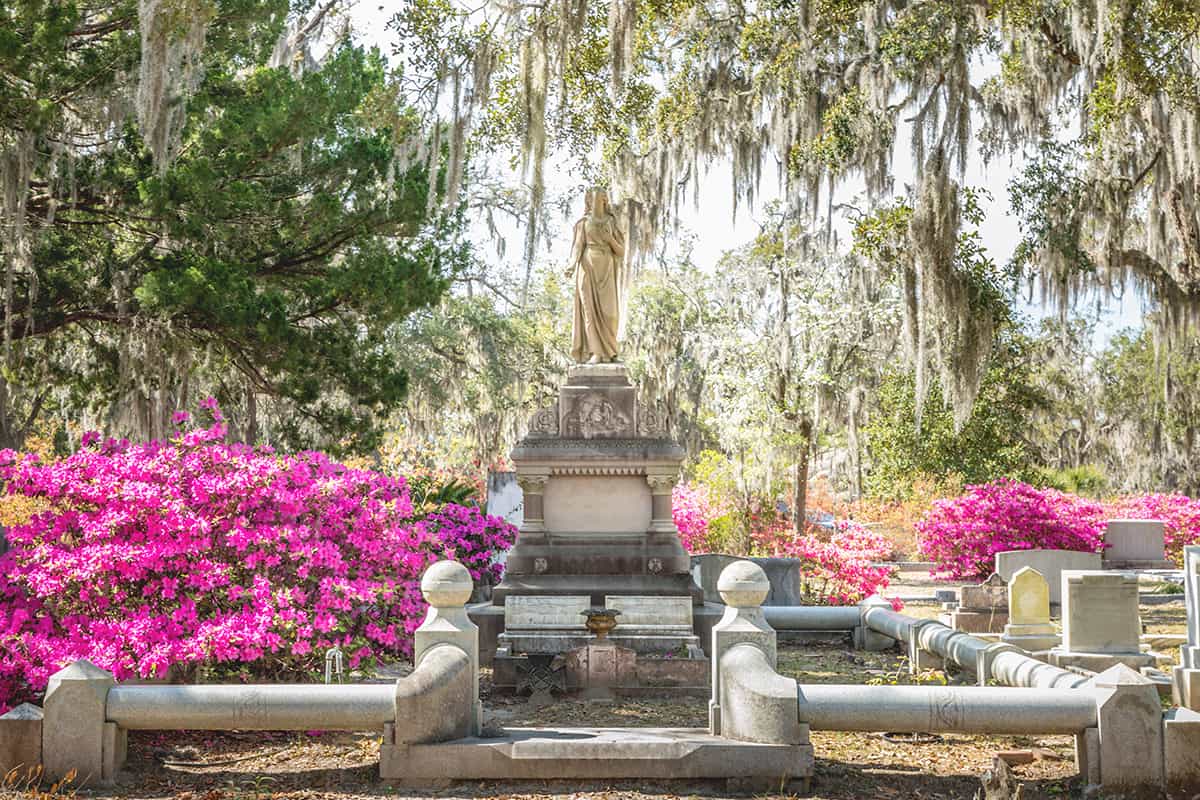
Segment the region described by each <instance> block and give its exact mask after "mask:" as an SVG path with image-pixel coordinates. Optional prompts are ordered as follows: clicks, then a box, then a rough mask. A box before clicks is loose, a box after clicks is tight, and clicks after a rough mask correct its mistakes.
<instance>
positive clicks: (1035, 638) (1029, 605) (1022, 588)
mask: <svg viewBox="0 0 1200 800" xmlns="http://www.w3.org/2000/svg"><path fill="white" fill-rule="evenodd" d="M1008 620H1009V621H1008V624H1007V625H1005V626H1004V634H1003V635H1002V636H1001V637H1000V641H1001V642H1003V643H1005V644H1010V645H1013V646H1015V647H1020V648H1021V649H1023V650H1028V651H1029V652H1035V651H1038V650H1049V649H1051V648H1052V647H1057V646H1058V645H1059V642H1060V639H1059V636H1058V631H1057V630H1055V628H1054V626H1053V625H1052V624H1050V587H1049V585H1048V584H1047V583H1046V579H1045V578H1043V577H1042V574H1041V573H1040V572H1038V571H1037V570H1036V569H1034V568H1033V567H1022V568H1021V569H1019V570H1017V573H1016V574H1015V575H1013V577H1012V580H1010V581H1009V582H1008Z"/></svg>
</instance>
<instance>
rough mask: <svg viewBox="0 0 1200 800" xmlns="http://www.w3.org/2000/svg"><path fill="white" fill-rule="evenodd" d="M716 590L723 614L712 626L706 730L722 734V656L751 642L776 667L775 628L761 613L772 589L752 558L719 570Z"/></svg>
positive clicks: (718, 734)
mask: <svg viewBox="0 0 1200 800" xmlns="http://www.w3.org/2000/svg"><path fill="white" fill-rule="evenodd" d="M717 590H718V591H719V592H720V593H721V599H722V600H724V601H725V614H724V616H722V617H721V621H720V622H718V623H717V624H716V625H714V626H713V629H712V670H711V671H712V697H711V698H709V701H708V730H709V733H711V734H713V735H714V736H720V735H721V656H723V655H725V653H726V652H727V651H728V650H729V649H730V648H731V647H734V646H735V645H739V644H743V643H750V644H752V645H754V646H755V647H757V648H758V649H760V650H762V651H763V653H765V654H766V656H767V661H768V662H769V663H770V665H771V667H772V668H773V667H774V666H775V663H776V662H775V659H776V642H775V639H776V637H775V629H774V628H772V627H771V626H770V625H768V624H767V620H766V617H764V616H763V610H762V601H763V600H765V599H766V597H767V592H769V591H770V590H771V583H770V581H768V580H767V576H766V573H764V572H763V570H762V567H760V566H758V565H757V564H755V563H754V562H752V561H735V562H734V563H732V564H730V565H729V566H728V567H726V568H725V569H724V570H723V571H722V572H721V577H720V578H718V579H717Z"/></svg>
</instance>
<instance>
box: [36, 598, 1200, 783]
mask: <svg viewBox="0 0 1200 800" xmlns="http://www.w3.org/2000/svg"><path fill="white" fill-rule="evenodd" d="M939 610H940V609H939V608H938V607H937V606H936V605H934V604H932V603H921V604H911V605H910V606H909V608H908V609H907V611H908V612H909V613H913V614H914V615H917V616H934V615H936V613H937V612H938V611H939ZM1142 613H1143V622H1144V623H1145V625H1146V628H1147V630H1148V631H1149V632H1154V633H1179V632H1182V631H1183V630H1184V627H1185V618H1184V611H1183V606H1182V604H1181V603H1171V604H1169V605H1165V606H1146V607H1143V609H1142ZM779 671H780V672H781V673H783V674H785V675H788V676H791V677H794V678H795V679H797V680H798V681H801V682H804V683H883V684H890V683H909V682H911V679H910V678H909V676H908V673H907V665H906V663H905V661H904V659H903V658H902V657H901V656H900V654H899V652H898V650H895V651H889V652H885V653H864V652H858V651H854V650H852V649H850V648H849V646H848V644H838V643H833V644H821V645H792V644H787V643H781V646H780V652H779ZM482 678H483V690H484V702H485V716H487V717H488V718H490V719H491V720H492V721H494V722H495V723H497V724H500V725H503V726H508V727H515V726H538V725H547V726H548V725H565V726H604V727H610V726H611V727H635V726H645V727H653V726H661V727H704V726H706V725H707V719H708V715H707V699H706V698H679V699H670V700H668V699H637V700H621V701H618V702H616V703H611V704H597V703H588V702H583V701H578V700H569V699H557V700H554V701H552V702H549V703H543V702H530V701H528V700H525V699H516V698H511V697H503V696H492V694H491V692H490V691H489V688H490V673H489V672H488V671H487V670H484V673H483V676H482ZM944 679H945V678H944V676H943V675H942V674H941V673H936V672H934V673H928V674H926V675H922V676H920V677H919V680H922V681H938V682H940V681H942V680H944ZM812 742H813V745H814V748H815V751H816V756H817V765H816V774H815V776H814V779H813V782H812V787H811V794H810V795H809V796H810V797H813V798H817V799H818V800H857V799H858V798H897V799H899V798H925V799H926V800H934V799H936V798H945V799H946V800H951V799H953V800H959V799H960V798H972V797H974V795H975V792H976V791H977V790H978V789H979V786H980V782H979V776H980V775H981V774H982V773H983V772H984V771H985V770H986V769H987V768H988V767H989V766H990V765H991V762H992V758H993V756H994V754H995V753H996V752H997V751H1000V750H1010V749H1027V750H1032V751H1034V753H1035V754H1036V755H1037V757H1038V758H1037V760H1036V761H1034V762H1033V763H1030V764H1025V765H1021V766H1018V767H1015V768H1014V771H1015V773H1016V775H1017V776H1018V778H1019V779H1020V780H1021V781H1022V782H1023V789H1022V794H1021V797H1022V798H1023V800H1038V799H1039V798H1063V797H1078V796H1079V793H1080V790H1081V786H1080V783H1079V780H1078V778H1077V777H1076V775H1075V765H1074V763H1073V759H1072V748H1073V740H1072V738H1071V737H1068V736H1039V737H1012V736H1003V737H995V736H973V735H945V736H942V737H940V738H936V739H935V740H934V741H931V742H927V743H923V744H916V743H905V742H899V741H897V742H893V741H888V740H886V739H884V738H883V737H881V736H880V735H878V734H866V733H837V732H826V731H816V732H814V733H813V734H812ZM378 754H379V740H378V736H377V735H374V734H366V733H362V734H356V733H326V734H320V735H309V734H296V733H258V732H256V733H236V732H235V733H177V732H142V731H135V732H132V733H131V734H130V740H129V760H128V762H127V765H126V769H125V771H124V772H123V773H122V775H121V777H120V781H119V784H118V786H117V788H116V789H115V790H113V791H111V792H107V793H105V794H110V795H112V796H116V797H129V798H148V799H149V798H174V799H175V800H243V799H244V800H267V798H280V799H281V800H282V798H297V799H298V800H299V799H300V798H327V799H328V800H352V799H353V798H358V797H385V796H411V795H409V794H407V793H404V792H397V791H396V790H393V789H391V788H389V787H386V786H382V785H380V784H379V782H378V780H377V774H378ZM18 793H21V794H25V795H27V796H28V795H29V794H30V792H27V791H26V792H18ZM79 794H81V795H88V794H92V792H90V791H89V790H87V789H86V787H85V788H83V789H81V790H79ZM725 794H726V790H725V786H724V784H723V783H696V784H691V783H687V784H681V783H670V784H648V783H644V782H638V781H627V782H593V783H580V782H571V783H553V782H535V783H528V782H527V783H521V784H508V783H495V782H492V783H458V784H455V785H454V786H453V787H452V788H450V789H448V790H445V791H440V792H430V793H426V794H424V795H423V796H426V797H432V796H436V797H470V798H475V797H504V798H522V799H523V798H531V799H532V798H550V797H556V798H572V799H573V800H574V799H575V798H579V800H602V799H604V798H617V797H620V798H646V799H647V800H651V799H654V800H659V799H661V800H669V799H670V798H676V797H721V796H724V795H725ZM758 796H759V797H762V796H765V795H758Z"/></svg>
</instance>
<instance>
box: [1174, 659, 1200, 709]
mask: <svg viewBox="0 0 1200 800" xmlns="http://www.w3.org/2000/svg"><path fill="white" fill-rule="evenodd" d="M1171 699H1172V700H1173V701H1174V703H1175V705H1178V706H1183V707H1184V708H1190V709H1191V710H1192V711H1200V669H1193V668H1192V667H1175V668H1174V669H1173V670H1172V671H1171Z"/></svg>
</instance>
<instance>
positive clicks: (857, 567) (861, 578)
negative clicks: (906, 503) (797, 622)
mask: <svg viewBox="0 0 1200 800" xmlns="http://www.w3.org/2000/svg"><path fill="white" fill-rule="evenodd" d="M771 533H772V535H771V536H770V537H766V538H762V539H760V541H759V550H760V552H763V553H764V554H766V555H772V556H785V557H788V558H797V559H799V560H800V581H801V593H802V594H803V596H804V602H805V603H806V604H821V605H831V606H840V605H849V604H852V603H857V602H858V601H860V600H862V599H864V598H866V597H870V596H871V595H873V594H879V593H881V592H882V591H883V590H884V589H886V588H887V586H888V583H889V582H890V580H891V577H892V568H891V567H890V566H885V565H882V564H880V563H879V562H882V561H885V560H886V559H888V558H890V557H891V554H892V543H891V542H890V541H889V540H888V539H887V537H885V536H883V535H882V534H879V533H877V532H875V531H873V530H871V529H869V528H867V527H864V526H863V525H860V524H859V523H857V522H853V521H851V520H845V519H843V520H838V521H837V523H836V530H835V531H834V532H833V534H832V535H830V536H829V538H828V540H825V539H824V538H822V537H821V536H819V535H816V534H813V533H809V534H806V535H804V536H795V535H794V533H793V532H792V531H791V529H790V528H788V527H786V526H783V527H782V528H780V527H774V528H772V529H771ZM892 605H893V607H894V608H896V610H899V609H900V608H901V604H900V602H899V601H898V600H893V601H892Z"/></svg>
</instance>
